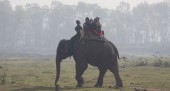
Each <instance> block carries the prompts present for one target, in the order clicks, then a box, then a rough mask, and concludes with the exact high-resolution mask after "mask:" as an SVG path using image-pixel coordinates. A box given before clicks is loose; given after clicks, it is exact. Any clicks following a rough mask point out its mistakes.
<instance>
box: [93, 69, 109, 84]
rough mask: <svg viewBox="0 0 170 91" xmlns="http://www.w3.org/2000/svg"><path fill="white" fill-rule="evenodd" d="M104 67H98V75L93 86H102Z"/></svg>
mask: <svg viewBox="0 0 170 91" xmlns="http://www.w3.org/2000/svg"><path fill="white" fill-rule="evenodd" d="M106 71H107V69H106V68H99V77H98V80H97V83H96V85H95V87H102V86H103V77H104V75H105V74H106Z"/></svg>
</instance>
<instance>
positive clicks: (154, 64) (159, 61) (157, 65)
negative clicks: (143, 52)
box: [153, 59, 163, 67]
mask: <svg viewBox="0 0 170 91" xmlns="http://www.w3.org/2000/svg"><path fill="white" fill-rule="evenodd" d="M162 64H163V62H162V60H161V59H158V60H156V61H155V62H154V63H153V66H155V67H162Z"/></svg>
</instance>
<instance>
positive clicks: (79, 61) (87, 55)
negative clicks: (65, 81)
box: [55, 39, 123, 88]
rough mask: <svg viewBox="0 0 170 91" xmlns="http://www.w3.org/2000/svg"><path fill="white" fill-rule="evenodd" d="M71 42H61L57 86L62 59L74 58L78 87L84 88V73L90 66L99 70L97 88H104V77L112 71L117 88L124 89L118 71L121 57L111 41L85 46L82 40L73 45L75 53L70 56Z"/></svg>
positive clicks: (58, 49) (58, 50)
mask: <svg viewBox="0 0 170 91" xmlns="http://www.w3.org/2000/svg"><path fill="white" fill-rule="evenodd" d="M69 43H70V40H61V41H60V43H59V45H58V48H57V55H56V81H55V85H57V82H58V80H59V76H60V63H61V61H62V59H65V58H67V57H69V56H73V58H74V60H75V63H76V67H75V68H76V77H75V78H76V80H77V87H82V86H83V84H84V80H83V77H82V75H83V73H84V71H85V70H86V69H87V67H88V64H90V65H92V66H96V67H98V69H99V76H98V80H97V83H96V84H95V87H102V85H103V77H104V75H105V73H106V71H107V70H110V71H111V72H112V73H113V74H114V76H115V80H116V85H115V87H118V88H119V87H123V84H122V80H121V78H120V76H119V71H118V62H117V58H118V57H119V54H118V51H117V48H116V47H115V45H114V44H113V43H111V42H110V41H105V42H104V43H101V42H98V41H90V40H88V41H86V43H85V44H82V42H80V40H78V39H77V40H76V41H75V42H74V45H73V48H74V49H73V53H72V54H69V52H68V48H69Z"/></svg>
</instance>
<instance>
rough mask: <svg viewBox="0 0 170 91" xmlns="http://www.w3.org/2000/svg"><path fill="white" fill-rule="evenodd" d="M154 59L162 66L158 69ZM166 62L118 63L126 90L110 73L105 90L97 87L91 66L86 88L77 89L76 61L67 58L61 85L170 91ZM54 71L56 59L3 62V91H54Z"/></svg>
mask: <svg viewBox="0 0 170 91" xmlns="http://www.w3.org/2000/svg"><path fill="white" fill-rule="evenodd" d="M146 59H147V61H146ZM158 59H159V60H158ZM155 60H156V61H157V60H158V62H159V61H162V63H161V64H160V65H158V66H157V65H156V62H154V61H155ZM166 60H169V58H160V57H159V58H155V59H153V58H151V57H147V58H146V57H144V58H143V57H138V58H136V57H129V58H124V59H120V60H118V61H119V70H120V76H121V78H122V81H123V84H124V88H120V89H114V88H113V87H114V85H115V79H114V75H113V74H112V73H111V72H110V71H108V72H107V73H106V75H105V77H104V86H103V88H94V87H93V86H94V85H95V83H96V81H97V77H98V69H97V68H96V67H92V66H90V65H89V66H88V69H87V70H86V71H85V73H84V75H83V77H84V80H85V85H84V87H83V88H76V87H75V86H76V80H75V62H74V61H73V59H69V58H68V59H66V60H63V62H62V64H61V75H60V80H59V82H58V84H59V85H60V89H61V91H170V78H169V77H170V67H168V65H167V64H166ZM148 61H149V62H148ZM146 62H147V63H146ZM163 63H165V64H166V65H167V66H165V64H164V65H163ZM55 71H56V70H55V59H54V58H5V59H0V91H55V86H54V81H55V73H56V72H55Z"/></svg>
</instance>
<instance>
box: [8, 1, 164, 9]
mask: <svg viewBox="0 0 170 91" xmlns="http://www.w3.org/2000/svg"><path fill="white" fill-rule="evenodd" d="M9 1H10V2H11V5H12V6H13V7H15V6H16V5H25V4H26V3H37V4H39V5H40V6H42V5H50V4H51V2H52V1H60V2H62V3H63V4H68V5H76V4H77V3H78V2H80V1H82V2H85V3H90V4H98V5H99V6H101V7H102V8H108V9H114V8H115V7H116V6H117V5H119V3H120V2H121V1H125V2H128V3H130V5H131V7H133V6H136V5H137V4H139V3H141V2H145V1H146V2H148V3H149V4H152V3H157V2H162V1H164V0H9Z"/></svg>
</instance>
